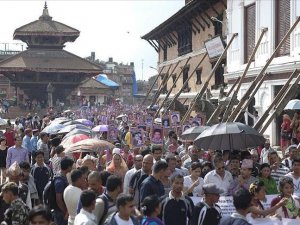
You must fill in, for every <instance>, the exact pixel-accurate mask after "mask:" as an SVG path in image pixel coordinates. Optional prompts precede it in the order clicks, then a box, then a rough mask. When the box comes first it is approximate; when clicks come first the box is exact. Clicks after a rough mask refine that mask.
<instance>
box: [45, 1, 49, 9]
mask: <svg viewBox="0 0 300 225" xmlns="http://www.w3.org/2000/svg"><path fill="white" fill-rule="evenodd" d="M44 9H48V6H47V1H45V5H44Z"/></svg>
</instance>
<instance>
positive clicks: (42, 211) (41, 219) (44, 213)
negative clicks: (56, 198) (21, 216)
mask: <svg viewBox="0 0 300 225" xmlns="http://www.w3.org/2000/svg"><path fill="white" fill-rule="evenodd" d="M28 220H29V224H30V225H39V224H42V225H52V224H53V223H52V222H53V221H52V214H51V212H50V211H49V210H47V208H46V207H44V206H42V205H38V206H36V207H34V208H33V209H32V210H31V211H30V212H29V216H28Z"/></svg>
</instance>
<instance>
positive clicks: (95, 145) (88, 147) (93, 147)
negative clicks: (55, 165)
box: [65, 139, 115, 153]
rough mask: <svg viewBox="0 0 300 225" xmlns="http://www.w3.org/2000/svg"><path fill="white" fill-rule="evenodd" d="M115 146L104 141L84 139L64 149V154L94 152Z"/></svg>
mask: <svg viewBox="0 0 300 225" xmlns="http://www.w3.org/2000/svg"><path fill="white" fill-rule="evenodd" d="M114 147H115V146H114V145H113V144H112V143H110V142H108V141H105V140H98V139H85V140H81V141H78V142H76V143H75V144H72V145H70V146H69V147H67V148H66V149H65V152H66V153H74V152H96V153H98V152H99V151H104V150H107V149H113V148H114Z"/></svg>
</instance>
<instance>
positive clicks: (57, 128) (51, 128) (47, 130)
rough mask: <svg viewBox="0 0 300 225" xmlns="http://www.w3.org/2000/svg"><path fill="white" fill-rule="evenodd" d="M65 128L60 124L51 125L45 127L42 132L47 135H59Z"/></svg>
mask: <svg viewBox="0 0 300 225" xmlns="http://www.w3.org/2000/svg"><path fill="white" fill-rule="evenodd" d="M64 127H65V126H64V125H62V124H60V123H51V124H50V125H49V126H47V127H45V128H44V129H43V130H42V132H44V133H47V134H57V132H58V131H60V130H61V129H62V128H64Z"/></svg>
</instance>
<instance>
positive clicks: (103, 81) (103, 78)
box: [96, 74, 120, 89]
mask: <svg viewBox="0 0 300 225" xmlns="http://www.w3.org/2000/svg"><path fill="white" fill-rule="evenodd" d="M96 80H97V81H98V82H100V83H101V84H104V85H106V86H108V87H110V88H112V89H118V88H119V87H120V85H119V84H117V83H116V82H114V81H113V80H110V79H108V78H107V76H106V75H105V74H99V75H98V76H97V78H96Z"/></svg>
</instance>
